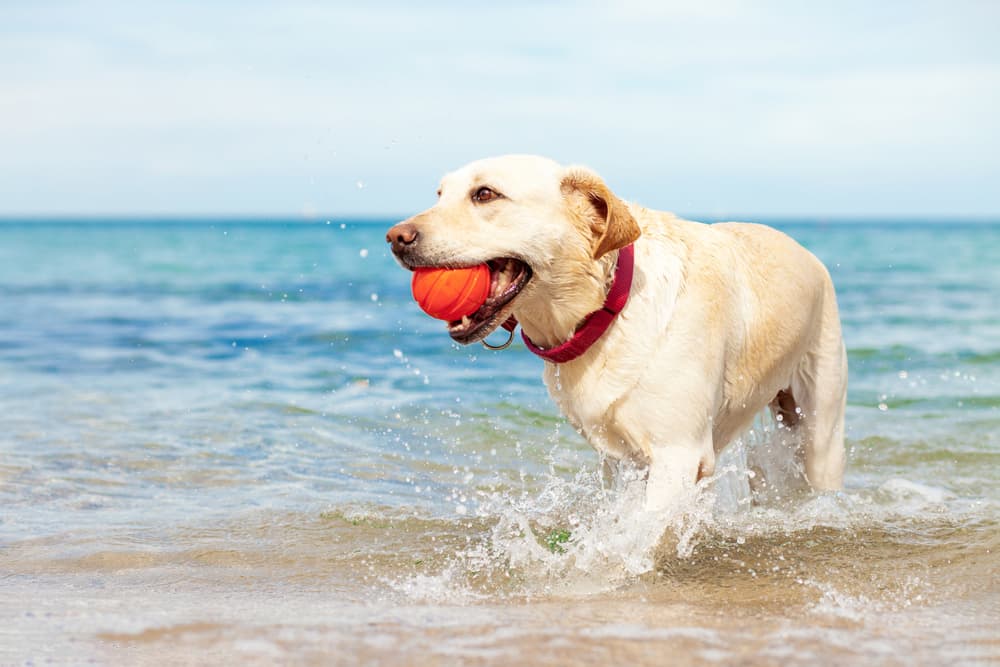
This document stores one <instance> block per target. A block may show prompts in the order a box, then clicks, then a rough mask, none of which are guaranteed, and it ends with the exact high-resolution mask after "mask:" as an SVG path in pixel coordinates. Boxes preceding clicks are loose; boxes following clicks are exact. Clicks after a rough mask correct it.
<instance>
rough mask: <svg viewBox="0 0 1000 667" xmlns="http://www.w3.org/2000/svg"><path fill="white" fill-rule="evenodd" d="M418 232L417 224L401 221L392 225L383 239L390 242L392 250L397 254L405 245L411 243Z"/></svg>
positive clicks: (414, 240) (403, 249)
mask: <svg viewBox="0 0 1000 667" xmlns="http://www.w3.org/2000/svg"><path fill="white" fill-rule="evenodd" d="M418 236H420V232H419V231H417V226H416V225H414V224H413V223H410V222H401V223H399V224H398V225H393V226H392V228H391V229H390V230H389V232H388V233H387V234H386V235H385V240H386V241H388V242H389V243H391V244H392V251H393V252H394V253H396V254H397V255H398V254H399V253H401V252H403V251H405V250H406V248H407V246H411V245H413V244H414V243H415V242H416V240H417V237H418Z"/></svg>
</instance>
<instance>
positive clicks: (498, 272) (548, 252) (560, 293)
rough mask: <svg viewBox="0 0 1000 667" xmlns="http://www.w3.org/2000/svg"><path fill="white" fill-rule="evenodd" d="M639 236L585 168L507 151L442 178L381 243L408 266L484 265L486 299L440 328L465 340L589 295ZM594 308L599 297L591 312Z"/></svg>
mask: <svg viewBox="0 0 1000 667" xmlns="http://www.w3.org/2000/svg"><path fill="white" fill-rule="evenodd" d="M639 233H640V232H639V227H638V225H637V224H636V222H635V220H634V219H633V218H632V216H631V214H630V213H629V210H628V207H627V206H626V205H625V204H624V203H623V202H622V201H621V200H620V199H618V198H617V197H615V196H614V195H613V194H612V193H611V191H610V190H609V189H608V188H607V186H606V185H605V184H604V182H603V181H602V180H601V179H600V177H598V176H597V175H596V174H594V173H593V172H591V171H589V170H587V169H585V168H582V167H562V166H560V165H559V164H557V163H555V162H553V161H551V160H548V159H546V158H541V157H535V156H528V155H508V156H504V157H497V158H489V159H486V160H480V161H477V162H473V163H471V164H468V165H466V166H465V167H462V168H461V169H459V170H457V171H454V172H452V173H450V174H448V175H447V176H445V177H444V178H443V179H442V180H441V185H440V187H439V188H438V202H437V204H435V205H434V206H433V207H431V208H429V209H427V210H426V211H424V212H423V213H419V214H417V215H415V216H413V217H412V218H410V219H409V220H405V221H404V222H401V223H399V224H397V225H395V226H394V227H392V228H391V229H390V230H389V232H388V234H387V235H386V240H387V241H388V242H389V243H390V244H392V252H393V254H394V255H395V257H396V259H397V261H398V262H399V263H400V264H401V265H402V266H403V267H404V268H407V269H410V270H412V269H415V268H418V267H447V268H459V267H465V266H473V265H477V264H483V263H485V264H487V265H488V266H489V267H490V273H491V281H490V293H489V297H488V298H487V300H486V303H485V304H484V305H483V306H482V307H481V308H480V309H479V310H477V311H476V312H475V313H473V314H472V315H469V316H467V317H464V318H462V319H461V320H458V321H455V322H449V323H448V332H449V334H450V335H451V337H452V338H453V339H455V340H456V341H458V342H460V343H466V344H467V343H473V342H475V341H478V340H482V339H483V338H485V337H486V336H487V335H489V334H490V333H491V332H492V331H494V330H495V329H496V328H497V327H499V326H500V325H501V324H503V323H504V322H505V321H506V320H507V318H508V317H510V315H511V314H512V313H515V312H516V313H517V314H518V319H520V320H521V321H522V323H524V319H523V317H522V313H525V314H529V313H533V312H542V311H545V310H546V309H545V308H544V306H545V305H546V304H548V305H551V302H552V300H572V299H575V298H576V297H577V296H580V295H583V294H588V295H589V294H590V292H592V291H593V290H588V289H587V288H588V286H589V285H588V281H589V282H591V283H592V282H593V281H595V280H598V281H599V280H602V278H601V277H600V276H599V274H600V271H599V270H598V269H599V265H598V261H599V260H600V258H601V257H602V256H604V255H605V254H607V253H609V252H611V251H612V250H616V249H618V248H621V247H623V246H626V245H628V244H629V243H631V242H633V241H635V240H636V239H637V238H638V237H639ZM577 293H579V295H578V294H577ZM587 298H589V299H590V300H593V297H592V296H589V297H587ZM584 305H585V306H586V305H587V304H584ZM599 307H600V300H598V302H597V303H596V305H593V307H592V308H591V310H593V309H596V308H599Z"/></svg>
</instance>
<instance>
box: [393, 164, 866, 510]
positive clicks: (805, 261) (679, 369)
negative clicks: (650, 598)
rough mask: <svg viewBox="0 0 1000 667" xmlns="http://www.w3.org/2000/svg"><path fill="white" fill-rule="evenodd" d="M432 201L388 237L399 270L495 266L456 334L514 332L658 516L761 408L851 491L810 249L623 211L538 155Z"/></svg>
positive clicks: (843, 382) (475, 170) (575, 419)
mask: <svg viewBox="0 0 1000 667" xmlns="http://www.w3.org/2000/svg"><path fill="white" fill-rule="evenodd" d="M437 194H438V201H437V203H436V204H435V205H434V206H432V207H431V208H430V209H428V210H426V211H424V212H423V213H419V214H417V215H415V216H413V217H412V218H409V219H408V220H405V221H404V222H401V223H398V224H396V225H394V226H393V227H392V228H391V229H390V230H389V231H388V234H387V235H386V240H387V241H388V242H389V243H390V244H391V247H392V253H393V255H394V256H395V258H396V260H397V261H398V262H399V264H400V265H402V266H403V267H404V268H406V269H410V270H413V269H416V268H419V267H448V268H458V267H465V266H472V265H478V264H482V263H486V264H488V266H489V267H490V274H491V284H490V292H489V297H488V298H487V300H486V303H485V304H483V306H482V307H480V308H479V310H477V311H476V312H474V313H472V314H471V315H469V316H466V317H463V318H462V319H461V320H456V321H453V322H449V323H448V324H447V327H448V332H449V334H450V335H451V337H452V338H453V339H454V340H456V341H458V342H459V343H463V344H468V343H473V342H476V341H482V340H483V339H484V338H485V337H486V336H488V335H489V334H490V333H491V332H493V331H495V330H496V329H498V328H499V327H501V326H504V325H506V327H507V328H508V329H510V330H511V335H513V325H514V323H515V321H516V323H517V324H520V326H521V330H522V335H523V337H524V340H525V342H526V344H528V346H529V348H531V349H532V350H533V351H535V352H536V353H537V354H540V355H541V356H543V358H546V363H545V371H544V379H545V383H546V385H547V387H548V390H549V393H550V395H551V396H552V398H553V399H554V400H555V402H556V403H557V404H558V406H559V408H560V410H561V411H562V413H563V414H564V415H565V416H566V418H567V419H568V420H569V421H570V422H571V423H572V424H573V425H574V426H575V427H576V429H577V430H578V431H579V432H580V433H582V434H583V435H584V436H585V437H586V439H587V440H588V441H589V442H590V444H591V445H592V446H593V447H594V448H595V449H596V450H597V451H598V452H600V453H601V454H603V455H604V456H605V457H606V458H605V460H608V459H610V460H612V461H626V462H631V463H633V464H635V465H636V466H639V467H641V468H644V469H645V471H646V472H645V475H646V490H645V506H646V508H647V509H649V510H660V509H664V508H667V507H669V506H670V505H671V504H672V503H674V502H676V501H677V499H678V498H679V497H680V496H681V495H682V494H685V493H688V492H690V491H691V490H692V489H694V488H695V487H696V485H697V483H698V481H699V480H701V479H704V478H706V477H709V476H711V475H712V474H713V472H714V469H715V460H716V457H717V455H718V454H719V452H721V451H722V449H723V448H724V447H725V446H726V445H727V444H728V443H730V442H731V441H732V440H733V439H734V438H736V437H737V436H738V435H740V434H741V433H742V432H744V431H745V430H746V429H748V428H749V426H750V425H751V423H752V421H753V419H754V417H755V416H756V415H757V414H758V413H759V412H761V411H763V410H764V409H765V408H770V410H771V412H772V413H773V414H774V416H775V419H777V420H779V421H780V423H781V424H782V427H783V428H789V429H791V430H792V431H794V432H795V435H796V438H795V439H794V440H796V441H797V442H798V443H799V444H798V446H796V447H795V450H796V456H797V457H799V460H800V462H801V466H802V468H803V470H804V473H805V477H806V480H807V481H808V483H809V485H811V487H812V488H813V489H815V490H835V489H839V488H841V487H842V485H843V476H844V409H845V403H846V394H847V356H846V352H845V349H844V343H843V338H842V335H841V328H840V319H839V315H838V310H837V300H836V295H835V292H834V287H833V282H832V281H831V279H830V275H829V273H828V272H827V270H826V268H825V267H824V266H823V264H822V263H821V262H820V261H819V260H818V259H817V258H816V257H815V256H814V255H813V254H812V253H810V252H809V251H808V250H806V249H805V248H803V247H802V246H801V245H799V244H798V243H796V242H795V241H794V240H792V239H791V238H790V237H788V236H787V235H785V234H783V233H782V232H779V231H778V230H775V229H773V228H771V227H767V226H764V225H759V224H752V223H736V222H725V223H715V224H703V223H698V222H691V221H688V220H683V219H681V218H679V217H677V216H675V215H673V214H671V213H666V212H660V211H653V210H649V209H646V208H643V207H642V206H639V205H636V204H633V203H626V202H624V201H623V200H621V199H619V198H618V197H617V196H615V194H613V193H612V192H611V190H610V189H609V188H608V186H607V185H606V184H605V183H604V181H603V180H602V179H601V178H600V177H599V176H598V175H597V174H596V173H594V172H593V171H591V170H590V169H587V168H585V167H578V166H570V167H564V166H561V165H559V164H558V163H556V162H554V161H552V160H549V159H546V158H542V157H537V156H530V155H508V156H502V157H496V158H489V159H485V160H480V161H477V162H473V163H471V164H468V165H466V166H465V167H462V168H460V169H458V170H457V171H454V172H452V173H450V174H448V175H446V176H445V177H444V178H443V179H442V181H441V184H440V187H439V188H438V191H437ZM626 274H627V275H626ZM611 301H615V303H610V302H611ZM609 304H610V305H609ZM595 321H597V325H596V326H595V325H594V322H595Z"/></svg>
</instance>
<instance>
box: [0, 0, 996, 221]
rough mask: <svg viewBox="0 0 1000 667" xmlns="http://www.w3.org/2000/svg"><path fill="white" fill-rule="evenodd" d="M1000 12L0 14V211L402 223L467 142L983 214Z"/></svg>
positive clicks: (712, 7) (801, 195)
mask: <svg viewBox="0 0 1000 667" xmlns="http://www.w3.org/2000/svg"><path fill="white" fill-rule="evenodd" d="M998 26H1000V2H995V1H993V0H986V1H982V2H975V1H963V0H951V1H944V0H942V1H940V2H932V3H923V2H917V1H914V2H893V1H884V2H855V1H851V0H846V1H843V2H752V3H750V2H737V1H732V2H730V1H726V0H720V1H718V2H712V1H704V2H702V1H697V0H692V1H681V2H669V1H664V2H629V1H623V2H615V3H611V2H606V3H584V2H523V3H522V2H516V1H515V2H509V3H489V4H486V3H483V4H479V3H458V2H456V3H451V2H419V3H416V2H414V3H410V2H398V3H393V2H388V3H382V2H367V3H362V2H357V3H337V2H294V1H290V2H255V1H253V0H248V1H243V2H214V3H199V2H193V1H178V2H170V3H165V2H163V3H141V2H140V3H137V2H100V1H92V2H77V3H74V2H53V1H47V0H36V1H28V2H22V1H21V0H2V2H0V216H8V217H9V216H24V215H27V216H44V215H87V216H100V215H114V216H128V215H156V216H199V215H252V216H265V217H266V216H292V217H299V216H302V217H305V218H312V219H317V218H324V217H352V216H364V217H390V218H391V217H398V216H405V215H410V214H412V213H415V212H417V211H420V210H422V209H424V208H426V207H428V206H430V205H431V204H432V203H433V202H434V198H435V195H434V193H435V190H436V186H437V183H438V181H439V179H440V177H441V176H442V175H443V174H444V173H446V172H447V171H450V170H452V169H455V168H457V167H459V166H461V165H462V164H464V163H466V162H468V161H471V160H474V159H478V158H482V157H487V156H491V155H500V154H505V153H537V154H541V155H546V156H549V157H552V158H554V159H556V160H558V161H560V162H563V163H566V164H584V165H587V166H590V167H591V168H593V169H595V170H596V171H597V172H598V173H600V174H601V175H602V177H603V178H604V179H605V181H606V182H607V183H608V185H609V186H610V187H611V189H612V190H613V191H614V192H616V193H617V194H618V195H619V196H621V197H622V198H624V199H626V200H629V201H637V202H639V203H642V204H643V205H645V206H648V207H651V208H657V209H664V210H671V211H676V212H679V213H682V214H687V215H697V216H701V217H702V218H711V219H723V218H729V219H732V218H736V217H739V218H742V219H748V218H752V217H755V216H756V217H768V216H770V217H795V216H806V217H812V218H817V217H818V218H827V217H828V218H836V217H922V218H926V217H943V216H957V217H997V218H1000V131H998V130H1000V39H998V38H997V34H998V33H997V30H998Z"/></svg>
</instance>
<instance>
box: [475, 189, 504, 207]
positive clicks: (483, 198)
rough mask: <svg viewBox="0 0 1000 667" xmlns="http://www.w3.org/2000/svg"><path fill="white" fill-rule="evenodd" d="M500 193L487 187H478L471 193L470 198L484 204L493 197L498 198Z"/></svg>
mask: <svg viewBox="0 0 1000 667" xmlns="http://www.w3.org/2000/svg"><path fill="white" fill-rule="evenodd" d="M499 198H500V194H499V193H496V192H494V191H493V190H490V189H489V188H479V189H478V190H476V191H475V192H473V193H472V200H473V201H476V202H479V203H480V204H485V203H486V202H488V201H493V200H494V199H499Z"/></svg>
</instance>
